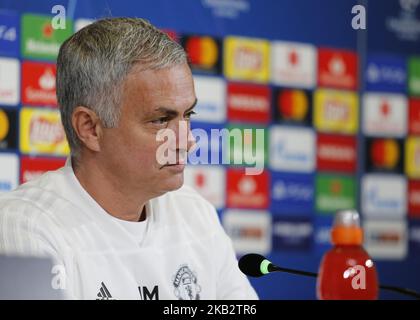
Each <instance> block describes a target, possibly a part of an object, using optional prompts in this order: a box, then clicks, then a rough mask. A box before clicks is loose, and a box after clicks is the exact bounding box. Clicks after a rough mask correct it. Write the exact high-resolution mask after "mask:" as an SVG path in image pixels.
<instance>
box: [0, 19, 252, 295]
mask: <svg viewBox="0 0 420 320" xmlns="http://www.w3.org/2000/svg"><path fill="white" fill-rule="evenodd" d="M57 96H58V102H59V107H60V111H61V118H62V122H63V126H64V129H65V132H66V135H67V139H68V142H69V145H70V148H71V158H69V160H68V161H67V163H66V166H65V167H64V168H61V169H59V170H58V171H54V172H49V173H47V174H45V175H43V176H42V177H41V178H39V179H37V180H34V181H31V182H29V183H26V184H24V185H22V186H20V187H19V188H18V189H17V190H15V191H13V192H10V193H8V194H5V195H4V196H3V197H1V198H0V253H6V254H24V255H49V256H52V257H53V259H54V261H55V263H56V264H57V265H59V266H63V268H64V270H65V276H66V277H65V286H64V287H65V292H66V295H67V296H68V297H70V298H76V299H98V298H100V299H143V300H147V299H255V298H257V295H256V293H255V291H254V290H253V288H252V287H251V286H250V284H249V282H248V280H247V278H246V277H245V276H244V275H242V274H241V272H240V271H239V269H238V267H237V261H236V258H235V255H234V251H233V248H232V244H231V242H230V240H229V238H228V237H227V235H226V234H225V232H224V231H223V228H222V227H221V225H220V223H219V221H218V218H217V213H216V211H215V209H214V208H213V207H212V206H211V205H210V204H209V203H208V202H207V201H205V200H204V199H203V198H202V197H200V196H199V195H198V194H197V193H196V192H195V191H193V190H192V189H190V188H187V187H181V186H182V184H183V170H184V166H185V161H186V154H187V152H188V150H189V149H190V148H191V146H192V144H193V141H187V142H186V143H183V141H182V140H185V139H182V137H184V138H185V134H183V133H182V132H181V130H180V129H179V128H180V127H181V126H179V123H180V122H189V119H190V117H191V115H192V114H193V108H194V105H195V104H196V101H197V99H196V96H195V92H194V85H193V78H192V75H191V71H190V69H189V66H188V64H187V59H186V54H185V52H184V50H183V49H182V48H181V47H180V46H179V45H178V44H177V43H176V42H174V41H172V40H171V39H169V38H168V36H167V35H165V34H164V33H162V32H161V31H159V30H157V29H156V28H155V27H154V26H152V25H151V24H149V23H148V22H146V21H144V20H142V19H131V18H111V19H103V20H100V21H97V22H95V23H93V24H91V25H89V26H87V27H85V28H83V29H82V30H80V31H79V32H77V33H76V34H74V35H73V36H72V37H70V38H69V39H68V40H67V41H66V42H64V44H63V45H62V46H61V48H60V52H59V56H58V59H57ZM162 129H167V130H171V131H173V132H174V133H175V134H176V137H177V138H176V141H175V142H174V143H172V144H170V148H169V149H168V150H167V151H168V152H169V153H170V152H172V154H174V155H175V161H172V162H165V161H164V159H163V156H162V155H159V147H160V146H162V144H163V143H164V142H163V141H159V139H157V135H158V133H159V132H161V130H162ZM188 130H189V127H188ZM188 136H190V132H189V134H188ZM166 142H167V141H166ZM166 142H165V143H166ZM165 159H166V158H165ZM175 190H176V191H175Z"/></svg>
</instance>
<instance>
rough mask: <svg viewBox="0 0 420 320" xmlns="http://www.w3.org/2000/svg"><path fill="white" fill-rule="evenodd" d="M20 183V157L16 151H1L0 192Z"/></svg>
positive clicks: (11, 188) (13, 187) (9, 189)
mask: <svg viewBox="0 0 420 320" xmlns="http://www.w3.org/2000/svg"><path fill="white" fill-rule="evenodd" d="M18 184H19V158H18V156H17V155H16V154H14V153H0V193H4V192H8V191H11V190H13V189H15V188H16V187H17V186H18Z"/></svg>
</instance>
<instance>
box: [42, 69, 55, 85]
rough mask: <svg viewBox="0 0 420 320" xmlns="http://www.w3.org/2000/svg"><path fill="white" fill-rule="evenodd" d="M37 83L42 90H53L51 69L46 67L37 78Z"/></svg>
mask: <svg viewBox="0 0 420 320" xmlns="http://www.w3.org/2000/svg"><path fill="white" fill-rule="evenodd" d="M38 85H39V87H40V88H42V89H44V90H55V75H54V73H53V71H52V70H51V69H46V70H45V72H44V73H43V74H42V76H41V77H40V78H39V81H38Z"/></svg>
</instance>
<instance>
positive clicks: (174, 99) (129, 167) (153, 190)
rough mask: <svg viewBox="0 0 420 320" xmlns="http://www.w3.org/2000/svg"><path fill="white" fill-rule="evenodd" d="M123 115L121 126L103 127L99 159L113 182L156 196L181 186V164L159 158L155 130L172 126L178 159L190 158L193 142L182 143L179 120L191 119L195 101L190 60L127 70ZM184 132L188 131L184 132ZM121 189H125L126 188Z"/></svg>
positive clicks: (172, 147)
mask: <svg viewBox="0 0 420 320" xmlns="http://www.w3.org/2000/svg"><path fill="white" fill-rule="evenodd" d="M122 90H123V91H122V104H121V117H120V121H119V123H118V126H117V127H115V128H110V129H104V133H103V136H102V138H101V152H100V153H99V155H98V156H99V157H100V161H101V163H102V164H103V165H104V168H105V170H106V171H107V174H109V175H111V176H112V178H113V179H114V181H115V187H117V188H124V189H126V190H127V192H129V193H133V192H134V193H136V192H140V193H142V194H145V195H148V196H152V197H155V196H158V195H161V194H163V193H165V192H167V191H171V190H175V189H178V188H180V187H181V186H182V184H183V181H184V177H183V171H184V166H185V165H183V164H178V165H162V161H161V159H157V156H156V154H157V151H158V148H159V146H160V145H161V144H162V143H164V142H163V141H157V138H156V137H157V133H158V132H159V130H162V129H170V130H172V131H173V132H174V134H175V135H176V142H175V141H174V143H172V144H171V150H172V151H173V152H176V155H177V157H176V159H177V162H178V163H179V162H182V160H183V159H184V160H185V162H186V152H187V149H189V148H190V147H191V145H192V143H193V142H192V141H189V142H188V144H180V141H179V136H180V134H179V132H178V131H179V122H180V121H188V133H190V127H189V118H190V116H191V114H193V113H194V112H193V111H192V108H193V107H194V105H195V103H196V96H195V92H194V84H193V78H192V75H191V71H190V69H189V67H188V65H187V64H183V65H178V66H173V67H170V68H165V69H160V70H146V71H140V72H136V71H135V68H134V69H133V71H132V72H131V73H130V74H129V76H128V77H127V79H126V81H125V82H124V86H123V89H122ZM181 136H185V132H184V133H181ZM122 191H123V190H122Z"/></svg>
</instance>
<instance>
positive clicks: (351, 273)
mask: <svg viewBox="0 0 420 320" xmlns="http://www.w3.org/2000/svg"><path fill="white" fill-rule="evenodd" d="M331 241H332V244H333V248H332V249H331V250H329V251H328V252H326V253H325V255H324V257H323V259H322V261H321V264H320V267H319V273H318V282H317V296H318V299H321V300H375V299H378V291H379V284H378V276H377V272H376V267H375V265H374V263H373V261H372V259H371V258H370V257H369V255H368V253H367V252H366V251H365V250H364V249H363V246H362V243H363V231H362V228H361V227H360V219H359V214H358V213H357V211H355V210H342V211H338V212H337V213H336V215H335V218H334V224H333V227H332V230H331Z"/></svg>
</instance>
